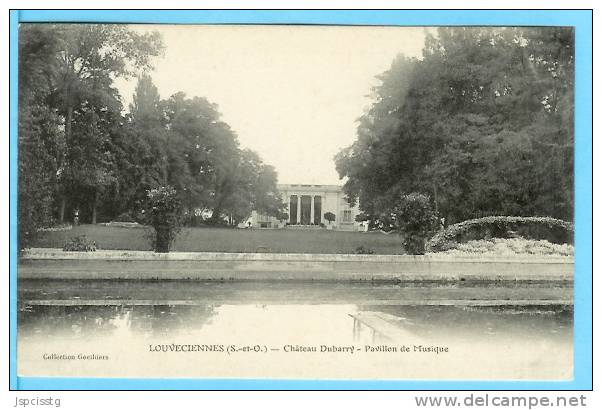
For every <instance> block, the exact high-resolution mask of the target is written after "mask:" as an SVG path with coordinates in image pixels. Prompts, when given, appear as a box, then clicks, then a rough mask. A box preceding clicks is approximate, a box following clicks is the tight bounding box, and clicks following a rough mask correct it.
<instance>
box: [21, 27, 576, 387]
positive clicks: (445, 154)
mask: <svg viewBox="0 0 602 410" xmlns="http://www.w3.org/2000/svg"><path fill="white" fill-rule="evenodd" d="M575 48H576V45H575V28H574V27H570V26H474V25H473V26H430V25H429V26H392V25H391V26H387V25H379V26H375V25H373V26H365V25H334V24H333V25H302V24H271V25H270V24H239V25H237V24H121V23H120V24H116V23H111V24H109V23H56V22H55V23H51V22H46V23H43V22H39V23H36V22H24V23H21V24H19V27H18V186H17V188H16V189H17V191H18V198H17V201H18V209H17V216H16V217H17V221H18V237H17V241H18V273H17V281H16V283H17V300H16V317H17V322H16V329H17V334H16V352H17V353H16V372H17V376H18V377H45V378H46V377H48V378H64V377H78V378H154V379H157V378H158V379H179V378H183V379H224V380H228V379H237V380H238V379H253V380H256V379H262V380H263V379H268V380H343V381H344V380H356V381H357V380H363V381H366V380H367V381H387V380H391V381H404V380H405V381H461V380H463V381H470V380H481V381H539V382H542V381H554V382H557V381H571V380H573V378H574V374H575V373H574V372H575V369H574V368H575V363H574V360H575V349H574V322H575V320H574V300H575V295H574V286H573V285H574V276H575V269H574V259H575V228H574V223H575V215H576V211H575V172H574V168H575V162H576V161H577V162H578V161H579V158H577V159H576V158H575V59H576V54H575ZM15 161H17V159H16V158H15Z"/></svg>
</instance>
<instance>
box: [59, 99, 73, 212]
mask: <svg viewBox="0 0 602 410" xmlns="http://www.w3.org/2000/svg"><path fill="white" fill-rule="evenodd" d="M72 121H73V107H72V106H68V107H67V115H66V116H65V145H66V146H67V147H69V144H70V142H71V122H72ZM65 168H66V167H65ZM60 195H61V206H60V209H59V221H60V222H61V223H64V222H65V204H66V202H67V195H66V193H65V190H64V189H63V190H62V191H61V194H60Z"/></svg>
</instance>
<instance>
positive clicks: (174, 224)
mask: <svg viewBox="0 0 602 410" xmlns="http://www.w3.org/2000/svg"><path fill="white" fill-rule="evenodd" d="M147 198H148V209H147V212H145V215H146V222H147V224H148V225H150V226H152V227H153V231H154V232H152V233H151V236H150V240H151V245H152V247H153V249H154V250H155V252H162V253H166V252H169V249H170V246H171V244H172V243H173V241H174V240H175V238H176V236H177V235H178V233H179V232H180V229H181V227H182V206H181V204H180V201H179V199H178V197H177V194H176V190H175V189H174V188H173V187H171V186H166V187H160V188H156V189H151V190H149V191H148V193H147Z"/></svg>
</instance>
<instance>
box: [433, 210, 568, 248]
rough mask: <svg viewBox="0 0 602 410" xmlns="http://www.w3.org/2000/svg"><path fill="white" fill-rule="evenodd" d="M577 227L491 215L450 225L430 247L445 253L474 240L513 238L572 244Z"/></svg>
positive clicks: (548, 220)
mask: <svg viewBox="0 0 602 410" xmlns="http://www.w3.org/2000/svg"><path fill="white" fill-rule="evenodd" d="M574 230H575V229H574V225H573V224H572V223H571V222H566V221H563V220H560V219H554V218H550V217H539V216H532V217H524V216H487V217H484V218H478V219H470V220H468V221H463V222H460V223H457V224H454V225H450V226H448V227H447V228H446V229H444V230H442V231H440V232H438V233H436V234H435V235H434V236H433V237H432V238H431V239H430V240H429V241H428V242H427V244H426V248H427V251H429V252H441V251H445V250H448V249H453V248H454V247H455V245H456V244H458V243H462V242H468V241H471V240H479V239H490V238H512V237H523V238H526V239H536V240H541V239H545V240H547V241H549V242H552V243H557V244H563V243H570V244H572V243H573V240H574Z"/></svg>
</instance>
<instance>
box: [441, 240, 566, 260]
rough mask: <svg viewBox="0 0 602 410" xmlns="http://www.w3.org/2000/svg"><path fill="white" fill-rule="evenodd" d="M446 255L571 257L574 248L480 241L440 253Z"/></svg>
mask: <svg viewBox="0 0 602 410" xmlns="http://www.w3.org/2000/svg"><path fill="white" fill-rule="evenodd" d="M440 253H444V254H448V255H456V256H464V255H466V256H470V255H496V256H512V255H537V256H546V255H557V256H573V255H574V253H575V248H574V247H573V245H569V244H566V243H565V244H562V245H559V244H556V243H551V242H548V241H546V240H532V239H524V238H513V239H499V238H495V239H481V240H478V241H468V242H466V243H460V244H458V245H457V247H456V248H455V249H450V250H447V251H444V252H440Z"/></svg>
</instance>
